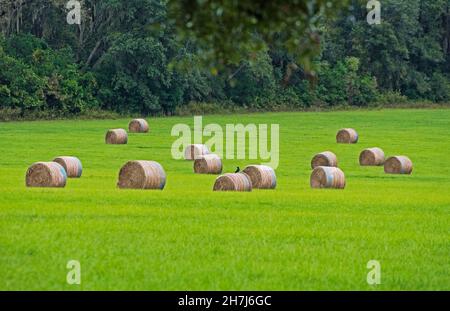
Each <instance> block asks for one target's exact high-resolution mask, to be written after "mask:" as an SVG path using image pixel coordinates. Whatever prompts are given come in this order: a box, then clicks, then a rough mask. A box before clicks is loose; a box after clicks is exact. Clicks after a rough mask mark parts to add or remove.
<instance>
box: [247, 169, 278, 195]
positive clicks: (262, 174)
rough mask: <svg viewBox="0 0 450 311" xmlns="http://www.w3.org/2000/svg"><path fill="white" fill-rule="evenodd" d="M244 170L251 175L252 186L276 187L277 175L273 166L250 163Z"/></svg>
mask: <svg viewBox="0 0 450 311" xmlns="http://www.w3.org/2000/svg"><path fill="white" fill-rule="evenodd" d="M243 172H244V173H245V174H246V175H248V176H249V177H250V181H251V182H252V188H256V189H275V188H276V186H277V176H276V175H275V171H274V170H273V168H271V167H269V166H265V165H249V166H247V167H246V168H245V169H244V170H243Z"/></svg>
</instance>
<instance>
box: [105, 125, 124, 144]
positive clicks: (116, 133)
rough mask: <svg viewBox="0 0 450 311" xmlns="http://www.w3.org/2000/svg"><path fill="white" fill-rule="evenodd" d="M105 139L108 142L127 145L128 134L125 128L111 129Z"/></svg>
mask: <svg viewBox="0 0 450 311" xmlns="http://www.w3.org/2000/svg"><path fill="white" fill-rule="evenodd" d="M105 140H106V143H107V144H112V145H125V144H127V143H128V134H127V131H125V130H124V129H114V130H109V131H108V132H107V133H106V138H105Z"/></svg>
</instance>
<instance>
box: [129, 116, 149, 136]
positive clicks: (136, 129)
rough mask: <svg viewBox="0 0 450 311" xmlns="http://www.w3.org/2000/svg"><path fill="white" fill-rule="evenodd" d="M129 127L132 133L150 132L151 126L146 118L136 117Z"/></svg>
mask: <svg viewBox="0 0 450 311" xmlns="http://www.w3.org/2000/svg"><path fill="white" fill-rule="evenodd" d="M128 129H129V130H130V132H131V133H148V131H149V126H148V123H147V121H146V120H144V119H134V120H132V121H131V122H130V124H129V125H128Z"/></svg>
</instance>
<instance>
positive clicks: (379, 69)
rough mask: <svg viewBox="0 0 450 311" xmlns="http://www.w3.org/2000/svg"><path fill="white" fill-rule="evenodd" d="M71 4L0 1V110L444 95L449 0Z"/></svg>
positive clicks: (151, 109) (152, 110)
mask: <svg viewBox="0 0 450 311" xmlns="http://www.w3.org/2000/svg"><path fill="white" fill-rule="evenodd" d="M329 2H330V1H329ZM81 3H82V18H81V25H69V24H67V22H66V14H67V10H66V9H65V4H66V1H64V0H42V1H31V2H28V1H26V2H23V1H15V0H0V27H1V33H2V34H0V67H1V71H0V109H1V111H2V113H1V114H0V115H5V114H6V111H13V112H15V113H17V115H18V116H19V117H20V116H23V115H29V114H33V113H35V114H37V115H39V113H43V112H49V113H50V115H52V116H71V115H76V114H86V113H89V112H90V111H93V110H99V109H101V110H108V111H115V112H119V113H133V114H142V115H149V114H151V115H171V114H174V113H176V112H177V111H180V110H183V109H184V110H186V109H190V108H188V107H195V106H196V105H197V106H200V107H202V106H204V104H203V103H216V105H220V106H222V107H229V108H233V107H238V108H242V109H244V110H245V109H252V110H282V109H302V108H305V107H315V106H320V107H331V106H336V105H353V106H368V105H373V104H376V103H382V104H398V103H401V102H402V101H406V100H408V99H410V100H418V101H419V100H420V101H424V100H426V101H432V102H448V101H450V74H449V72H450V11H449V10H450V9H449V6H450V5H449V2H448V0H433V1H427V0H400V1H397V0H395V1H394V0H386V1H382V15H381V18H382V23H381V25H369V24H368V23H367V21H366V15H367V9H366V3H367V2H366V1H362V0H353V1H348V3H346V2H342V1H331V2H330V3H334V6H331V7H328V6H327V5H326V4H325V3H326V2H325V1H312V0H305V1H297V2H292V3H290V4H285V3H284V2H283V1H270V3H268V2H263V1H261V2H258V1H256V2H255V1H239V2H234V1H230V2H222V1H202V2H199V1H170V2H169V3H168V4H166V2H165V1H163V0H133V1H117V0H102V1H100V0H84V1H81ZM344 4H345V5H344ZM340 9H342V11H340ZM333 13H334V14H333ZM337 13H339V14H337ZM296 17H298V19H296ZM194 110H195V109H194ZM230 110H232V109H230ZM44 115H45V114H44Z"/></svg>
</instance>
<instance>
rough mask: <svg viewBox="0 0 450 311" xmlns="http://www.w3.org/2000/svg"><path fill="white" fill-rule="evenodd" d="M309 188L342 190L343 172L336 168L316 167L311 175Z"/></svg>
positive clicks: (343, 182) (343, 185) (343, 184)
mask: <svg viewBox="0 0 450 311" xmlns="http://www.w3.org/2000/svg"><path fill="white" fill-rule="evenodd" d="M311 188H335V189H344V188H345V175H344V172H343V171H341V169H339V168H337V167H328V166H319V167H316V168H315V169H314V170H313V172H312V174H311Z"/></svg>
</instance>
